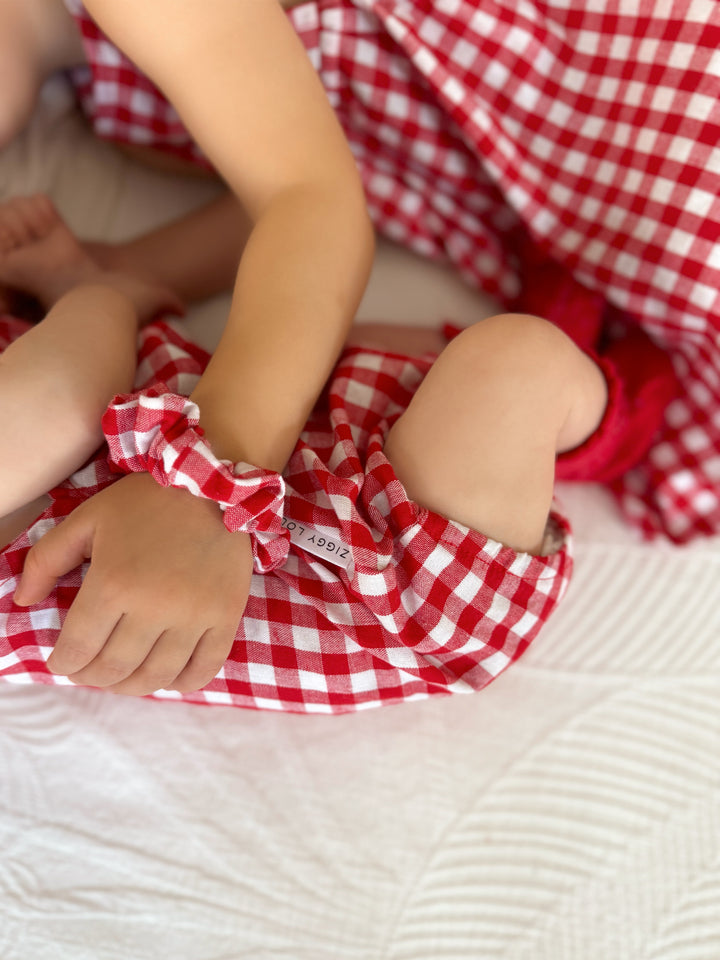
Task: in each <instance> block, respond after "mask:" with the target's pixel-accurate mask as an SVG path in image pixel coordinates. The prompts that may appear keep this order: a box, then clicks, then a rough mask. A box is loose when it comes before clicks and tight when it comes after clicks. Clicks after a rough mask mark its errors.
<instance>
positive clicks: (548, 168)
mask: <svg viewBox="0 0 720 960" xmlns="http://www.w3.org/2000/svg"><path fill="white" fill-rule="evenodd" d="M66 3H67V5H68V7H69V8H70V10H71V11H72V12H73V13H74V15H75V16H76V18H77V20H78V24H79V26H80V29H81V31H82V34H83V37H84V40H85V48H86V52H87V56H88V60H89V64H90V67H89V69H87V68H84V69H83V70H80V71H76V72H75V73H74V75H73V77H74V81H75V84H76V87H77V90H78V94H79V98H80V101H81V103H82V106H83V108H84V110H85V112H86V113H87V115H88V116H89V117H90V118H91V121H92V123H93V125H94V128H95V130H96V131H97V133H98V134H99V135H100V136H103V137H108V138H111V139H116V140H120V141H126V142H132V143H139V144H143V145H147V146H153V147H156V148H158V149H161V150H167V151H170V152H172V153H174V154H176V155H178V156H182V157H184V158H185V159H190V160H194V161H195V162H197V163H200V164H204V165H207V161H206V160H205V159H204V158H203V157H202V156H201V154H200V153H199V151H198V149H197V147H196V146H195V145H194V144H193V143H192V141H191V140H190V138H189V137H188V136H187V134H186V133H185V131H184V130H183V129H182V125H181V124H180V122H179V120H178V117H177V115H176V114H175V113H174V111H173V110H172V108H170V107H169V106H168V104H167V103H166V101H165V100H164V98H163V97H162V96H161V95H160V94H159V93H158V92H157V90H156V89H155V88H154V87H153V86H152V84H150V83H149V82H148V81H147V80H146V79H145V78H143V77H141V76H140V75H139V74H138V72H137V70H136V69H135V68H134V67H133V66H132V64H130V63H129V61H127V60H126V59H125V58H124V57H123V56H122V55H121V54H119V53H118V51H117V50H116V49H115V48H114V47H113V46H112V45H111V44H110V43H109V42H108V41H107V40H106V39H105V38H104V37H103V36H102V34H100V33H99V31H98V30H97V28H96V27H95V26H94V24H93V23H92V22H91V21H90V20H89V18H88V17H87V15H86V14H85V13H84V11H83V10H82V6H81V4H80V3H79V2H78V0H66ZM289 16H290V18H291V21H292V23H293V24H294V26H295V28H296V30H297V32H298V35H299V36H300V38H301V40H302V41H303V43H304V45H305V47H306V49H307V51H308V54H309V56H310V58H311V60H312V62H313V64H314V65H315V68H316V70H317V71H318V73H319V75H320V77H321V79H322V82H323V84H324V86H325V89H326V90H327V93H328V96H329V98H330V101H331V103H332V105H333V107H334V109H335V110H336V112H337V115H338V117H339V119H340V121H341V123H342V125H343V127H344V129H345V132H346V135H347V137H348V140H349V142H350V144H351V146H352V149H353V151H354V154H355V157H356V159H357V162H358V166H359V168H360V171H361V174H362V177H363V181H364V184H365V189H366V192H367V197H368V203H369V207H370V211H371V213H372V216H373V219H374V221H375V224H376V226H377V227H378V228H379V229H380V230H381V231H382V232H383V233H385V234H387V235H388V236H389V237H391V238H392V239H394V240H396V241H399V242H401V243H403V244H406V245H407V246H409V247H411V248H412V249H414V250H416V251H418V252H419V253H421V254H424V255H427V256H431V257H437V258H443V259H447V260H449V261H450V262H452V263H453V264H455V265H456V266H457V268H458V269H459V270H460V271H461V272H462V274H463V275H464V276H465V277H466V278H467V279H468V280H470V281H471V282H472V283H474V284H476V285H478V286H481V287H482V288H484V289H485V290H487V291H489V292H490V293H494V294H495V295H497V296H499V297H500V298H501V299H502V300H503V301H505V302H506V303H514V304H517V300H516V298H517V296H518V294H519V292H520V290H521V283H522V279H523V277H524V276H525V275H526V271H525V264H526V262H527V251H528V244H527V241H528V238H530V242H531V244H532V245H534V247H535V251H534V253H533V255H532V258H533V259H535V258H536V256H537V254H538V252H539V253H540V254H541V255H543V256H545V255H547V256H549V257H551V258H552V259H553V260H554V261H555V262H556V263H559V264H562V265H564V267H565V268H567V270H568V271H570V272H571V273H572V274H573V275H574V277H575V278H576V279H577V280H579V281H581V282H582V283H583V284H585V285H586V286H587V287H589V288H590V289H592V290H595V291H599V292H600V293H601V294H602V295H603V296H604V297H606V298H607V299H608V300H609V301H610V302H611V303H612V304H614V305H615V306H617V307H619V308H621V309H622V310H623V311H626V313H627V314H628V315H629V316H630V318H631V319H632V321H633V322H638V323H640V324H642V326H643V327H644V328H645V329H646V330H647V331H648V332H649V333H650V335H651V336H652V337H653V338H655V340H656V341H657V342H658V343H660V344H661V345H662V346H663V347H665V348H667V349H668V350H669V351H671V353H672V355H673V358H674V363H675V367H676V370H677V372H678V374H679V376H680V378H681V381H682V386H683V396H682V397H681V398H680V399H678V400H676V401H675V402H674V403H673V404H672V405H671V407H670V408H669V410H668V412H667V417H666V421H665V424H664V426H663V428H662V430H661V432H660V433H659V435H658V437H657V441H656V443H655V444H654V446H653V448H652V450H651V451H650V453H649V455H648V456H647V457H646V459H645V460H644V462H643V463H642V464H641V465H639V466H638V467H637V468H636V469H635V470H633V471H632V472H630V473H629V474H628V475H627V476H626V477H625V478H624V479H623V480H622V481H621V482H620V483H618V484H617V485H616V491H617V493H618V495H619V496H620V500H621V503H622V506H623V508H624V510H625V513H626V515H627V516H628V517H629V518H630V519H631V520H632V522H634V523H635V524H637V525H638V526H639V527H640V528H641V529H642V530H643V531H644V533H645V534H646V535H648V536H653V535H657V534H665V535H667V536H669V537H670V538H672V539H673V540H675V541H677V542H684V541H687V540H689V539H691V538H693V537H695V536H697V535H700V534H706V535H707V534H716V533H718V532H720V335H719V334H718V328H719V327H720V293H719V291H720V237H719V230H720V228H719V227H718V223H719V222H720V147H718V143H719V142H720V103H719V102H718V94H719V93H720V53H719V52H718V49H719V48H720V4H718V3H717V2H716V0H663V2H658V3H648V2H646V0H597V2H593V3H590V2H581V0H579V2H569V0H555V2H540V0H522V2H518V0H483V2H482V3H477V2H467V0H435V2H427V0H354V2H350V0H312V2H309V3H306V4H303V5H302V6H299V7H296V8H294V9H293V10H291V11H290V13H289ZM533 276H534V277H535V278H536V280H535V281H534V282H541V280H542V272H540V273H537V272H536V273H535V274H533ZM538 277H539V278H540V280H539V281H538V280H537V278H538ZM528 293H529V294H530V302H532V295H533V291H532V290H530V291H528ZM520 303H521V304H522V300H521V301H520ZM575 319H576V318H574V317H573V316H571V315H569V316H568V317H567V318H566V321H567V322H566V323H565V324H563V325H564V326H565V328H566V329H567V330H568V332H570V333H572V332H573V330H572V327H573V323H574V322H575Z"/></svg>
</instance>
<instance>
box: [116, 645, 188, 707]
mask: <svg viewBox="0 0 720 960" xmlns="http://www.w3.org/2000/svg"><path fill="white" fill-rule="evenodd" d="M202 634H203V630H202V628H195V629H192V628H175V629H172V630H166V631H165V632H164V633H163V634H162V635H161V636H160V637H159V638H158V639H157V641H156V643H155V644H154V646H153V647H152V649H151V650H150V652H149V653H148V655H147V657H146V658H145V659H144V660H143V662H142V663H141V664H140V665H139V666H138V668H137V669H136V670H135V671H134V672H133V673H132V674H130V675H129V676H128V677H127V678H126V679H124V680H122V681H121V682H119V683H115V684H113V685H112V687H111V688H110V689H111V690H112V692H113V693H124V694H127V695H129V696H133V697H145V696H148V695H149V694H151V693H154V692H155V691H156V690H163V689H166V688H167V687H168V686H169V685H170V684H172V683H173V682H174V681H175V679H176V677H177V676H178V675H179V674H180V673H182V671H183V670H184V669H185V667H186V666H187V663H188V661H189V659H190V657H191V656H192V654H193V651H194V650H195V648H196V647H197V644H198V640H199V638H200V637H201V636H202Z"/></svg>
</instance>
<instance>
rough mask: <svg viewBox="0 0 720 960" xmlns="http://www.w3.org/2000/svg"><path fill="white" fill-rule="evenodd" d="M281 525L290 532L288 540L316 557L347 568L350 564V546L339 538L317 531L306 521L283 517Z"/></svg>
mask: <svg viewBox="0 0 720 960" xmlns="http://www.w3.org/2000/svg"><path fill="white" fill-rule="evenodd" d="M282 525H283V527H285V529H286V530H287V531H289V533H290V540H291V541H292V543H294V544H295V546H296V547H300V549H301V550H306V551H307V552H308V553H312V554H314V555H315V556H316V557H322V559H323V560H327V561H328V562H329V563H333V564H335V566H336V567H345V569H347V568H348V567H349V566H350V565H351V564H352V556H351V554H350V548H349V547H346V546H345V544H344V543H341V542H340V541H339V540H334V539H333V538H332V537H328V536H327V535H326V534H321V533H318V532H317V530H314V529H313V528H312V527H310V526H308V525H307V524H306V523H298V522H297V520H288V518H287V517H283V521H282Z"/></svg>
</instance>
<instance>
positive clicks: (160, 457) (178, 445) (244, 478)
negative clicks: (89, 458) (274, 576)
mask: <svg viewBox="0 0 720 960" xmlns="http://www.w3.org/2000/svg"><path fill="white" fill-rule="evenodd" d="M102 427H103V432H104V433H105V440H106V442H107V445H108V461H109V463H110V465H111V466H112V467H115V468H117V469H118V470H119V471H120V472H121V473H149V474H150V476H151V477H152V478H153V479H154V480H156V481H157V482H158V483H159V484H160V486H163V487H179V488H181V489H183V490H189V491H190V493H192V494H194V495H195V496H196V497H204V498H205V499H207V500H214V501H215V502H216V503H218V504H219V505H220V509H221V510H222V512H223V523H224V524H225V526H226V527H227V529H228V530H230V532H231V533H237V532H239V531H241V532H244V533H249V534H250V539H251V542H252V552H253V569H254V570H256V571H257V572H258V573H269V572H270V570H274V569H275V568H276V567H279V566H282V564H283V563H284V562H285V560H286V559H287V555H288V546H289V543H290V535H289V533H288V532H287V530H285V529H284V528H283V525H282V520H283V516H282V509H283V501H284V498H285V483H284V482H283V479H282V477H281V476H280V474H279V473H274V472H272V471H270V470H263V469H261V468H259V467H253V466H251V465H250V464H248V463H237V464H235V465H233V464H232V463H230V461H229V460H219V459H218V458H217V457H216V456H215V454H214V453H213V452H212V450H211V449H210V446H209V444H208V443H207V442H206V441H205V440H204V439H203V437H204V431H203V429H202V427H201V426H200V411H199V409H198V407H197V404H195V403H193V402H192V401H191V400H188V399H187V397H180V396H178V395H177V394H174V393H172V392H171V390H170V388H169V387H168V386H167V384H165V383H156V384H153V386H151V387H148V388H147V389H146V390H142V391H139V392H137V393H127V394H118V395H117V396H116V397H115V398H114V399H113V401H112V403H111V404H110V405H109V407H108V408H107V410H106V411H105V414H104V416H103V418H102Z"/></svg>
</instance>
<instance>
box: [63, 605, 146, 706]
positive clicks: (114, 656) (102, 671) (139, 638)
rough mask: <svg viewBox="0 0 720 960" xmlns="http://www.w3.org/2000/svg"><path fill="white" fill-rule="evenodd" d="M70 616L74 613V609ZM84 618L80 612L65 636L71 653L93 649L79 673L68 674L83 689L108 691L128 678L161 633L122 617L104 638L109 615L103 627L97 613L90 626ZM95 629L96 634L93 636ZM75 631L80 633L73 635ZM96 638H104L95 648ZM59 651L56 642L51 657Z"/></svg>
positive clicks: (135, 617) (141, 620)
mask: <svg viewBox="0 0 720 960" xmlns="http://www.w3.org/2000/svg"><path fill="white" fill-rule="evenodd" d="M78 599H79V595H78ZM76 604H77V601H76ZM71 612H74V609H73V610H71ZM86 614H87V611H86V610H84V609H82V608H81V609H80V610H79V611H78V612H77V615H76V617H75V621H74V622H73V624H72V626H71V632H70V633H69V634H68V640H69V642H70V643H71V644H72V645H73V648H74V649H77V648H78V646H84V647H85V648H95V649H94V651H93V656H92V657H91V659H89V660H86V661H85V664H83V665H82V668H81V669H80V668H77V669H76V670H74V671H72V672H71V673H68V676H69V678H70V679H71V680H72V682H73V683H81V684H83V686H88V687H111V686H112V685H113V684H117V683H120V682H121V681H123V680H125V678H126V677H129V676H131V675H132V674H133V673H134V672H135V670H137V668H138V667H139V666H140V665H141V664H142V663H143V662H144V661H145V660H146V659H147V656H148V654H149V653H150V651H151V650H152V649H153V647H154V645H155V644H156V643H157V641H158V637H159V636H160V634H161V633H162V630H161V629H160V628H158V627H157V626H156V625H154V624H148V623H147V622H146V621H145V620H144V618H143V617H142V616H138V615H137V614H134V615H133V614H124V615H122V616H121V617H120V618H119V619H118V620H117V621H116V623H115V625H114V629H113V630H112V631H111V632H110V634H109V635H108V634H107V633H105V632H104V631H105V629H106V623H107V622H109V621H110V620H111V619H112V614H109V615H108V620H107V621H106V622H105V623H103V622H102V615H101V614H100V615H98V613H97V611H96V612H95V614H94V615H93V617H92V622H91V621H89V620H88V619H87V617H86ZM68 616H69V615H68ZM96 629H97V630H98V634H95V630H96ZM76 630H79V631H82V632H75V631H76ZM98 635H104V636H105V638H106V640H105V643H103V644H100V645H98V644H97V643H96V642H95V637H96V636H98ZM59 647H60V640H58V643H57V645H56V647H55V651H54V652H53V656H54V655H55V653H56V652H58V649H59ZM64 653H65V650H64V648H63V650H62V651H60V655H62V656H64ZM49 662H50V661H49V660H48V663H49ZM63 665H64V661H63Z"/></svg>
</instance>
